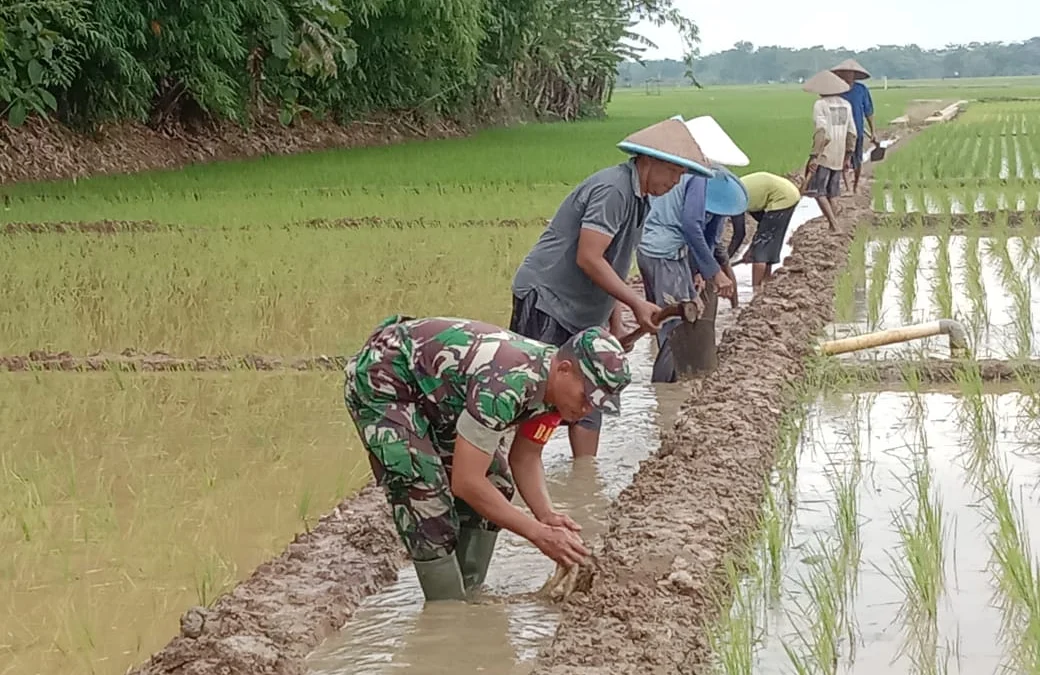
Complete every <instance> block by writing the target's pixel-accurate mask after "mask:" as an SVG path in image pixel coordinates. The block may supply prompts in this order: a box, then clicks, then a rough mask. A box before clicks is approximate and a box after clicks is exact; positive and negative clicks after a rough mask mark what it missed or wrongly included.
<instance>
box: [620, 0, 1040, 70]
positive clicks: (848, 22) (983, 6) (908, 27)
mask: <svg viewBox="0 0 1040 675" xmlns="http://www.w3.org/2000/svg"><path fill="white" fill-rule="evenodd" d="M675 5H676V6H677V7H678V8H679V9H681V10H682V12H683V13H684V14H685V15H686V16H687V17H689V18H691V19H693V20H694V21H696V22H697V25H698V26H700V30H701V54H705V55H706V54H711V53H713V52H718V51H722V50H724V49H729V48H730V47H732V46H733V43H735V42H737V41H738V40H748V41H750V42H751V43H753V44H754V45H755V46H756V47H758V46H767V45H779V46H782V47H812V46H813V45H820V44H822V45H823V46H825V47H830V48H834V47H847V48H849V49H857V50H858V49H867V48H869V47H873V46H875V45H878V44H910V43H915V44H917V45H918V46H920V47H921V48H924V49H929V48H936V47H942V46H944V45H946V44H947V43H951V42H953V43H966V42H989V41H997V40H1000V41H1004V42H1017V41H1020V40H1027V39H1029V38H1031V37H1034V36H1037V35H1040V2H1037V1H1036V0H985V2H979V1H978V0H945V1H940V0H870V1H868V2H858V3H857V2H845V3H822V2H809V3H804V2H793V3H789V2H777V1H776V0H676V1H675ZM836 6H837V7H848V8H850V9H851V10H852V12H853V14H849V13H845V12H843V11H841V10H840V9H837V8H834V7H836ZM832 8H833V9H832ZM810 10H811V11H810ZM639 32H640V33H642V34H643V35H645V36H647V37H648V38H650V39H651V40H652V41H654V42H655V43H657V45H658V47H659V49H657V50H648V51H647V52H646V54H645V58H648V59H661V58H673V59H678V58H682V42H681V41H680V39H679V36H678V34H677V33H676V31H675V29H674V28H670V27H666V28H657V27H655V26H652V25H640V26H639Z"/></svg>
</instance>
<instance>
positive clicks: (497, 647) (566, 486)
mask: <svg viewBox="0 0 1040 675" xmlns="http://www.w3.org/2000/svg"><path fill="white" fill-rule="evenodd" d="M819 215H820V211H819V207H818V206H817V205H816V203H815V201H813V200H810V199H803V200H802V202H801V203H800V204H799V206H798V208H797V209H796V214H795V216H794V217H793V218H792V222H791V225H790V227H789V228H788V232H787V238H786V239H785V244H784V250H783V256H786V255H787V254H788V253H790V236H791V235H792V234H793V233H794V232H795V231H796V230H797V229H798V227H800V226H801V225H802V224H804V223H805V222H807V221H808V220H810V219H812V218H816V217H818V216H819ZM734 271H735V273H736V275H737V280H738V282H739V286H740V289H741V300H742V304H746V303H747V302H749V301H750V300H751V277H750V266H747V265H741V266H738V267H736V268H735V270H734ZM737 311H739V310H737ZM733 313H734V310H732V309H731V308H730V307H729V305H728V303H725V302H723V303H720V306H719V318H718V323H719V325H720V326H725V325H727V324H729V323H732V321H733V320H734V318H735V317H734V316H733ZM653 359H654V349H653V341H652V339H651V338H643V339H642V340H640V341H639V342H638V343H637V345H636V347H635V348H634V349H633V352H632V355H631V364H632V375H633V383H632V385H631V386H630V387H629V388H628V389H627V390H626V391H625V392H624V393H623V395H622V412H621V415H620V416H619V417H617V418H611V417H609V416H607V417H606V418H605V421H604V430H603V436H602V440H601V443H600V450H599V455H598V457H597V458H596V459H595V460H580V461H573V460H572V459H571V457H570V450H569V446H568V444H567V437H566V434H565V433H563V432H557V433H556V434H555V435H554V436H553V438H552V439H550V441H549V443H548V444H547V445H546V449H545V455H544V462H545V469H546V474H547V479H548V480H547V482H548V487H549V490H550V494H551V495H552V497H553V501H554V503H555V504H557V506H558V507H559V508H560V509H561V510H563V511H565V512H567V513H568V514H570V515H571V516H572V517H573V518H575V520H577V521H578V522H579V523H580V524H581V525H582V528H583V536H584V537H585V538H586V539H591V538H593V537H595V536H597V535H600V534H603V533H604V531H605V528H606V516H607V507H608V506H609V504H610V502H611V501H612V500H613V499H615V498H616V497H617V495H618V493H619V492H620V490H621V489H622V488H623V487H625V486H626V485H628V484H629V483H630V481H631V480H632V476H633V474H635V472H636V471H637V470H638V468H639V464H640V462H641V461H643V460H644V459H646V458H647V457H648V456H650V455H651V454H653V453H654V452H655V451H656V450H657V448H658V447H659V444H660V430H661V429H663V428H667V427H668V426H670V425H671V424H672V423H673V422H674V419H675V415H676V412H677V411H678V409H679V406H680V404H681V403H682V402H683V401H684V400H685V398H686V396H687V391H686V389H685V387H683V386H682V385H681V384H677V385H670V384H651V383H650V372H651V369H652V367H653ZM553 568H554V564H553V563H552V561H550V560H549V559H547V558H546V557H545V556H543V555H542V554H541V553H540V552H539V551H538V550H537V549H536V548H534V547H533V546H532V545H531V544H529V543H528V542H526V541H524V540H523V539H521V538H519V537H517V536H515V535H513V534H512V533H510V532H503V533H502V535H500V537H499V544H498V547H497V549H496V551H495V556H494V558H493V560H492V562H491V567H490V569H489V572H488V578H487V582H486V586H487V588H486V593H485V596H486V600H485V601H483V602H479V601H478V602H474V603H439V604H432V605H429V606H426V607H424V606H423V602H422V593H421V590H420V589H419V585H418V580H417V579H416V577H415V573H414V570H413V569H412V568H411V567H410V566H406V567H405V568H404V569H402V570H401V572H400V573H399V575H398V579H397V581H396V582H395V583H393V584H392V585H390V586H389V587H388V588H387V589H385V590H383V591H381V592H380V593H377V594H376V595H374V596H370V597H369V598H368V599H367V600H366V601H364V602H363V603H362V605H361V606H360V607H359V608H358V610H357V611H356V613H355V614H354V616H353V618H352V619H351V620H350V621H349V622H348V623H347V625H346V626H345V627H344V628H343V630H342V631H340V632H339V633H338V634H336V635H333V636H331V637H330V638H328V639H327V640H326V641H325V642H324V643H323V644H322V645H321V646H320V647H319V648H318V649H317V650H316V651H315V652H313V653H312V654H311V655H310V656H309V657H308V672H310V673H312V674H313V675H377V674H384V673H399V672H414V673H424V674H426V673H429V674H430V675H434V674H437V673H445V674H446V673H453V674H459V675H464V674H466V673H489V674H492V675H519V674H520V673H528V672H531V668H532V667H533V662H534V659H535V657H536V656H537V655H538V652H539V649H540V648H541V647H542V646H543V645H544V644H545V643H546V642H547V641H549V640H550V639H551V638H552V637H553V635H554V633H555V631H556V628H557V624H558V621H559V612H558V610H556V609H555V608H553V607H551V606H549V605H546V604H544V603H541V602H537V601H535V600H532V599H528V598H530V596H531V594H533V592H534V591H537V590H538V588H539V587H540V586H541V585H542V583H543V582H544V581H545V580H546V579H547V578H548V577H549V575H550V574H551V573H552V571H553ZM510 598H523V599H522V600H520V601H514V600H510Z"/></svg>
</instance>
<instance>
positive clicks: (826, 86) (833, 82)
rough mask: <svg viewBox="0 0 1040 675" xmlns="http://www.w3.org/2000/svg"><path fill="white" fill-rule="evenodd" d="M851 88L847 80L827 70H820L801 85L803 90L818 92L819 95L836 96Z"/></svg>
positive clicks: (812, 92) (811, 92)
mask: <svg viewBox="0 0 1040 675" xmlns="http://www.w3.org/2000/svg"><path fill="white" fill-rule="evenodd" d="M851 88H852V87H850V86H849V83H848V82H846V81H845V80H843V79H841V78H840V77H838V76H837V75H835V74H834V73H832V72H831V71H829V70H821V71H820V72H818V73H816V74H815V75H813V76H812V77H810V78H809V79H808V80H806V81H805V84H803V85H802V90H803V91H807V92H809V93H810V94H819V95H820V96H837V95H838V94H844V93H845V92H847V91H848V90H849V89H851Z"/></svg>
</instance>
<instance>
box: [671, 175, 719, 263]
mask: <svg viewBox="0 0 1040 675" xmlns="http://www.w3.org/2000/svg"><path fill="white" fill-rule="evenodd" d="M704 201H705V198H704V180H703V179H697V178H694V179H693V180H690V181H687V183H686V192H685V193H684V196H683V208H682V214H681V215H680V217H679V223H680V229H681V231H682V236H683V239H684V240H685V241H686V246H687V247H688V248H689V249H690V257H691V258H692V259H693V266H694V267H696V268H697V271H698V272H700V274H701V276H702V277H704V278H705V279H713V278H714V277H715V275H716V274H718V273H719V266H718V264H717V263H716V262H715V257H714V256H713V255H712V250H711V247H710V246H708V241H707V239H705V236H704V218H705V212H704Z"/></svg>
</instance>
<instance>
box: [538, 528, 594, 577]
mask: <svg viewBox="0 0 1040 675" xmlns="http://www.w3.org/2000/svg"><path fill="white" fill-rule="evenodd" d="M531 543H532V544H534V545H535V546H537V547H538V550H539V551H541V552H542V553H544V554H545V555H546V556H548V557H549V558H552V559H553V560H554V561H556V562H557V563H559V564H560V565H563V566H564V567H573V566H574V565H578V564H581V561H582V560H584V559H585V556H587V555H588V554H589V549H587V548H585V544H584V543H583V542H582V540H581V537H579V536H578V533H577V532H573V531H571V530H569V529H567V528H566V527H553V526H552V525H543V526H542V527H541V528H539V529H538V531H537V532H536V533H535V535H534V536H533V537H531Z"/></svg>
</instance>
